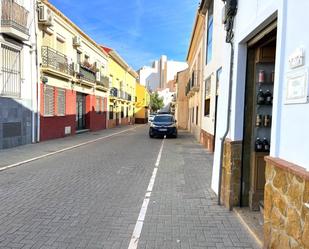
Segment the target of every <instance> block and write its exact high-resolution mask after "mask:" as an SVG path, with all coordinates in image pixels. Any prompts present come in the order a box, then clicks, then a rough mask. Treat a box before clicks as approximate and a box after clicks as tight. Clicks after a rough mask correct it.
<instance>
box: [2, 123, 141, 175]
mask: <svg viewBox="0 0 309 249" xmlns="http://www.w3.org/2000/svg"><path fill="white" fill-rule="evenodd" d="M134 129H136V127H133V128H130V129H126V130H123V131H119V132H115V133H113V134H110V135H107V136H104V137H100V138H96V139H93V140H90V141H87V142H84V143H80V144H77V145H73V146H70V147H67V148H64V149H61V150H57V151H54V152H51V153H47V154H44V155H41V156H38V157H33V158H30V159H28V160H24V161H21V162H18V163H14V164H11V165H7V166H4V167H2V168H0V172H1V171H3V170H7V169H10V168H14V167H17V166H20V165H22V164H26V163H30V162H33V161H36V160H39V159H42V158H44V157H49V156H52V155H55V154H58V153H62V152H65V151H68V150H72V149H75V148H78V147H81V146H85V145H88V144H91V143H95V142H97V141H100V140H102V139H105V138H109V137H113V136H116V135H119V134H121V133H124V132H127V131H131V130H134Z"/></svg>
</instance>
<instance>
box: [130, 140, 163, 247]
mask: <svg viewBox="0 0 309 249" xmlns="http://www.w3.org/2000/svg"><path fill="white" fill-rule="evenodd" d="M164 141H165V138H164V139H163V141H162V143H161V147H160V151H159V154H158V157H157V161H156V164H155V167H154V169H153V172H152V176H151V178H150V181H149V184H148V188H147V192H146V194H145V198H144V201H143V205H142V208H141V210H140V212H139V215H138V218H137V221H136V224H135V227H134V231H133V234H132V237H131V241H130V244H129V247H128V249H136V248H137V246H138V242H139V239H140V236H141V233H142V229H143V225H144V220H145V217H146V213H147V208H148V204H149V200H150V196H151V193H152V190H153V186H154V183H155V180H156V176H157V172H158V167H159V165H160V161H161V156H162V151H163V146H164Z"/></svg>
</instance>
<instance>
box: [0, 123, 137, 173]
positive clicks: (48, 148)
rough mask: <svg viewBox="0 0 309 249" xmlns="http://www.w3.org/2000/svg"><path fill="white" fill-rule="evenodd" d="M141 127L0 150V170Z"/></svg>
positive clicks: (89, 133)
mask: <svg viewBox="0 0 309 249" xmlns="http://www.w3.org/2000/svg"><path fill="white" fill-rule="evenodd" d="M141 126H142V125H128V126H121V127H117V128H112V129H106V130H102V131H97V132H87V133H82V134H77V135H75V136H68V137H65V138H58V139H53V140H48V141H44V142H40V143H37V144H27V145H23V146H18V147H14V148H11V149H7V150H0V158H1V160H0V169H1V168H3V167H6V166H8V165H12V164H16V163H19V162H23V161H26V160H29V159H32V158H36V157H40V156H43V155H46V154H49V153H54V152H56V151H59V150H63V149H66V148H68V147H72V146H76V145H79V144H82V143H87V142H90V141H92V140H95V139H100V138H101V137H105V136H110V135H112V134H115V133H119V132H123V131H126V130H128V129H134V128H137V127H141Z"/></svg>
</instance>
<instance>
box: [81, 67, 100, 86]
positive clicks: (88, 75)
mask: <svg viewBox="0 0 309 249" xmlns="http://www.w3.org/2000/svg"><path fill="white" fill-rule="evenodd" d="M78 77H79V79H80V80H82V81H84V82H85V81H86V82H89V83H91V84H95V83H96V82H97V81H96V73H95V72H94V71H92V70H91V69H90V68H87V67H86V66H84V65H83V64H80V73H79V74H78Z"/></svg>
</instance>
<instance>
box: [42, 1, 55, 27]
mask: <svg viewBox="0 0 309 249" xmlns="http://www.w3.org/2000/svg"><path fill="white" fill-rule="evenodd" d="M38 8H39V14H38V21H39V23H40V24H43V25H45V26H53V22H54V14H53V12H52V11H51V10H50V9H49V8H48V7H47V6H45V5H43V4H41V5H39V7H38Z"/></svg>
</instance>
